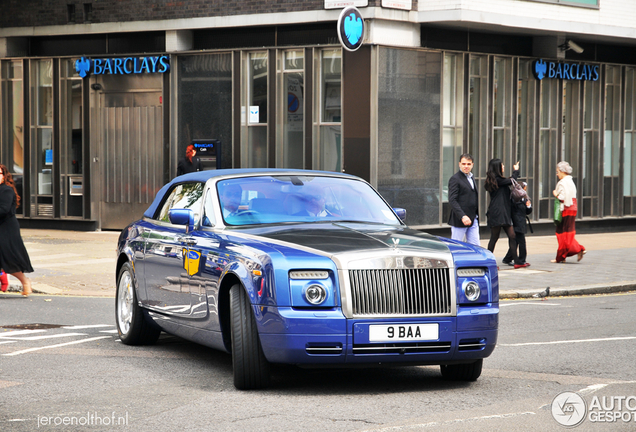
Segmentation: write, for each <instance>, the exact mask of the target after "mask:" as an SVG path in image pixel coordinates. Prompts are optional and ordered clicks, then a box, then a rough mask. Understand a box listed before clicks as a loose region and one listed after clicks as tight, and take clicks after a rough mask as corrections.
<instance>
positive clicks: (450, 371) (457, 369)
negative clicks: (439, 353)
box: [440, 359, 484, 381]
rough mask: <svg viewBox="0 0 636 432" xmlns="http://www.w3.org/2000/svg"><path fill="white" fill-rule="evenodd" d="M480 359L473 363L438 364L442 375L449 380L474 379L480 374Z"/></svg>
mask: <svg viewBox="0 0 636 432" xmlns="http://www.w3.org/2000/svg"><path fill="white" fill-rule="evenodd" d="M483 364H484V361H483V360H482V359H479V360H477V361H476V362H474V363H464V364H453V365H440V370H441V372H442V376H443V377H444V378H445V379H447V380H450V381H475V380H477V378H479V375H481V367H482V365H483Z"/></svg>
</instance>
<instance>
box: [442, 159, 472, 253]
mask: <svg viewBox="0 0 636 432" xmlns="http://www.w3.org/2000/svg"><path fill="white" fill-rule="evenodd" d="M472 169H473V157H472V156H471V155H470V154H468V153H464V154H463V155H461V156H460V158H459V171H457V172H456V173H455V174H454V175H453V176H452V177H451V178H450V179H449V180H448V203H449V204H450V208H451V212H450V216H449V218H448V224H449V225H450V226H451V238H452V239H453V240H459V241H466V242H467V243H471V244H474V245H477V246H479V220H478V203H479V200H478V198H479V194H478V192H477V183H475V177H474V176H473V173H472Z"/></svg>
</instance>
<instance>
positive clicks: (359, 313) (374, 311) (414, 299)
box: [332, 248, 457, 319]
mask: <svg viewBox="0 0 636 432" xmlns="http://www.w3.org/2000/svg"><path fill="white" fill-rule="evenodd" d="M406 258H421V259H425V260H429V261H432V262H436V263H437V264H436V265H435V266H434V267H433V268H416V265H415V264H414V265H411V266H409V265H408V263H409V262H411V263H416V262H421V261H420V260H409V259H406ZM332 259H333V260H334V261H335V262H336V265H337V267H338V281H339V284H340V289H341V301H342V311H343V313H344V315H345V317H347V318H349V319H352V318H407V317H439V316H456V315H457V291H456V286H455V267H454V266H455V264H454V261H453V257H452V255H451V253H450V251H449V252H431V253H424V252H421V251H416V250H409V249H406V248H404V249H393V250H391V251H381V252H372V253H361V254H360V253H358V254H356V253H353V254H340V255H334V256H333V257H332ZM444 273H445V274H444ZM405 276H406V279H405ZM353 285H356V286H357V287H362V288H360V289H357V288H356V287H354V286H353ZM440 285H441V288H440ZM444 285H445V286H444ZM365 286H366V287H377V289H375V290H367V293H366V294H368V295H365V292H364V291H365V289H364V287H365ZM398 286H399V287H401V288H400V289H397V290H396V289H392V287H398ZM417 286H426V287H429V288H430V289H429V291H428V293H429V297H428V298H430V299H432V302H433V304H429V303H428V302H427V298H423V297H421V296H422V293H423V292H422V291H421V290H417V289H416V288H417ZM354 295H356V296H357V305H358V306H355V305H354V303H356V301H355V298H354ZM405 295H406V297H404V296H405ZM409 299H410V301H411V304H410V306H409V307H410V309H411V310H410V311H405V310H404V309H403V308H402V306H401V305H402V304H404V302H405V301H408V300H409ZM422 305H423V306H424V307H423V308H422ZM427 305H429V306H428V307H427ZM430 306H435V307H432V308H431V307H430ZM354 308H356V309H357V310H354Z"/></svg>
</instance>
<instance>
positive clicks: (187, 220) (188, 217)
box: [168, 209, 194, 233]
mask: <svg viewBox="0 0 636 432" xmlns="http://www.w3.org/2000/svg"><path fill="white" fill-rule="evenodd" d="M168 219H170V223H173V224H175V225H185V226H186V233H189V232H190V231H192V229H193V228H194V212H193V211H192V210H191V209H172V210H168Z"/></svg>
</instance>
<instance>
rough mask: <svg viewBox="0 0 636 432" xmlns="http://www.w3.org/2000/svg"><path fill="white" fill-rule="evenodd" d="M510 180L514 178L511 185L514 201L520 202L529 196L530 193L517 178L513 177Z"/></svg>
mask: <svg viewBox="0 0 636 432" xmlns="http://www.w3.org/2000/svg"><path fill="white" fill-rule="evenodd" d="M510 180H512V184H511V185H510V198H512V201H514V202H516V203H518V202H519V201H521V200H522V199H524V198H527V197H528V194H527V193H526V191H525V190H523V186H521V185H520V184H519V183H517V180H515V179H513V178H512V177H511V178H510Z"/></svg>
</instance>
